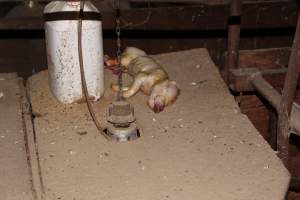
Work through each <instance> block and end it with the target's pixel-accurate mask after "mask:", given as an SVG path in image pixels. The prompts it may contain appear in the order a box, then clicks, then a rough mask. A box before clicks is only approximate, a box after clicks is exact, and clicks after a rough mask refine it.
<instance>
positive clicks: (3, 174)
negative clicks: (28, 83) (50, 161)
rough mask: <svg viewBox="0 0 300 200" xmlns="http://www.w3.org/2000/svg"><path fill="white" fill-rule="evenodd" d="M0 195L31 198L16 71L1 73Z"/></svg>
mask: <svg viewBox="0 0 300 200" xmlns="http://www.w3.org/2000/svg"><path fill="white" fill-rule="evenodd" d="M0 111H1V112H0V166H1V167H0V199H1V200H2V199H3V200H21V199H22V200H32V199H33V196H32V190H31V176H30V171H29V168H28V163H27V156H26V150H25V143H24V130H23V125H22V112H21V105H20V88H19V79H18V77H17V76H16V74H0Z"/></svg>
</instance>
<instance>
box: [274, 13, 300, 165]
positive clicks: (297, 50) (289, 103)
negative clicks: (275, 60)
mask: <svg viewBox="0 0 300 200" xmlns="http://www.w3.org/2000/svg"><path fill="white" fill-rule="evenodd" d="M299 69H300V14H299V17H298V22H297V28H296V33H295V36H294V41H293V46H292V52H291V56H290V60H289V65H288V71H287V75H286V79H285V82H284V87H283V92H282V98H281V102H280V107H279V112H278V126H277V133H278V137H277V149H278V151H279V157H280V158H281V159H282V161H283V163H284V164H286V165H287V163H288V146H289V131H290V123H289V118H290V115H291V111H292V107H293V101H294V97H295V94H296V90H297V82H298V78H299Z"/></svg>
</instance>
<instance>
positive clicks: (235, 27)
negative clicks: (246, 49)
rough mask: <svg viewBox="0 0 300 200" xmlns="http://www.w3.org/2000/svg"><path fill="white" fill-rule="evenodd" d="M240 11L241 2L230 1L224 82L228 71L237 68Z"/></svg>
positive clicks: (236, 0)
mask: <svg viewBox="0 0 300 200" xmlns="http://www.w3.org/2000/svg"><path fill="white" fill-rule="evenodd" d="M241 10H242V3H241V0H232V1H231V3H230V13H229V18H228V50H227V52H228V55H227V61H226V64H225V68H224V79H225V81H226V82H228V81H229V69H232V68H238V65H239V48H240V30H241Z"/></svg>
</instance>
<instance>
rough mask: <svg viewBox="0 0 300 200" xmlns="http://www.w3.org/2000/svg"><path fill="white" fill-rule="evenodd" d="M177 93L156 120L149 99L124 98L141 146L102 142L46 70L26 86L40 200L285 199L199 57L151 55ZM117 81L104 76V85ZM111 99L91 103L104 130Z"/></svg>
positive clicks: (278, 169) (270, 161)
mask: <svg viewBox="0 0 300 200" xmlns="http://www.w3.org/2000/svg"><path fill="white" fill-rule="evenodd" d="M155 58H156V59H157V60H158V62H160V63H161V64H163V65H164V66H165V68H166V70H167V71H168V73H169V75H170V77H171V78H172V79H174V80H176V81H177V82H178V84H179V87H180V89H181V95H180V97H179V98H178V100H177V101H176V103H175V104H174V105H172V106H170V107H169V108H167V109H166V110H165V111H164V112H163V113H161V114H154V113H153V112H152V111H151V110H150V109H149V108H148V107H147V106H146V99H147V97H146V96H144V95H143V94H138V95H136V96H134V97H133V98H131V99H130V101H131V103H132V105H133V106H134V107H135V113H136V117H137V123H138V125H139V127H140V128H141V130H142V132H141V138H140V139H138V140H136V141H132V142H128V143H115V142H111V141H106V140H105V139H104V138H103V136H101V135H100V134H99V132H97V130H96V128H95V127H94V124H93V122H92V120H91V118H90V116H89V114H88V112H87V108H86V105H84V104H73V105H68V106H63V105H61V104H59V103H58V102H57V101H56V100H55V99H54V98H53V96H52V95H51V92H50V91H49V87H48V82H47V71H43V72H41V73H39V74H37V75H34V76H32V77H31V78H30V79H29V81H28V84H27V87H28V89H29V92H30V100H31V103H32V106H33V113H34V115H35V116H36V117H35V119H34V125H35V131H36V139H37V148H38V151H39V156H40V157H39V162H40V165H41V174H42V179H43V183H44V187H45V188H44V190H45V193H44V197H45V199H89V200H92V199H113V200H117V199H131V200H135V199H139V200H146V199H149V200H150V199H151V200H154V199H157V200H158V199H159V200H161V199H173V200H177V199H178V200H179V199H180V200H182V199H189V200H192V199H199V198H201V199H208V200H209V199H212V200H214V199H218V200H219V199H224V200H226V199H230V200H232V199H243V200H246V199H249V200H250V199H251V200H253V199H259V200H261V199H266V200H269V199H272V200H276V199H278V200H282V199H283V198H284V196H285V193H286V190H287V187H288V182H289V173H288V172H287V170H286V169H285V168H284V167H283V165H282V164H281V162H280V160H279V159H278V158H277V156H276V154H275V152H274V151H272V150H271V148H270V147H269V145H268V144H267V143H266V141H265V140H264V139H263V138H262V136H261V135H260V134H259V133H258V132H257V130H256V129H255V128H254V127H253V125H252V124H251V123H250V121H249V120H248V118H247V117H246V116H245V115H243V114H242V113H240V110H239V108H238V106H237V104H236V102H235V101H234V99H233V97H232V96H231V95H230V93H229V92H228V91H227V87H226V85H225V84H224V82H223V81H222V79H221V77H220V75H219V73H218V70H217V68H216V67H215V66H214V64H213V62H212V61H211V59H210V57H209V55H208V53H207V51H206V50H205V49H195V50H190V51H183V52H178V53H171V54H162V55H157V56H155ZM113 81H115V78H114V77H112V75H111V74H110V72H106V87H107V88H108V87H109V85H110V83H111V82H113ZM114 97H115V94H114V93H112V92H111V91H110V90H109V89H107V91H106V93H105V95H104V97H103V98H102V99H101V100H100V101H99V102H97V103H95V104H94V108H95V110H96V111H97V115H98V118H99V119H100V120H101V122H102V123H104V124H106V121H105V115H106V109H107V106H108V105H109V104H110V102H111V101H112V100H113V98H114Z"/></svg>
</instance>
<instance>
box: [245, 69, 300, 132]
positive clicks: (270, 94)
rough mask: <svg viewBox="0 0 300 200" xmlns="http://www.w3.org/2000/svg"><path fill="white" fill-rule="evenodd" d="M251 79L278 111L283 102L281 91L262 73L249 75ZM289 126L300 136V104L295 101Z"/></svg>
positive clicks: (254, 85)
mask: <svg viewBox="0 0 300 200" xmlns="http://www.w3.org/2000/svg"><path fill="white" fill-rule="evenodd" d="M249 81H250V83H251V84H252V85H253V87H254V88H255V89H256V90H257V91H258V92H259V93H260V94H261V95H262V96H263V97H264V98H265V99H266V100H267V101H268V102H269V103H270V104H271V105H272V106H273V107H274V108H275V109H276V111H277V113H278V112H279V110H280V102H281V95H280V94H279V92H277V90H276V89H275V88H274V87H273V86H272V85H271V84H270V83H268V82H267V81H266V80H265V79H264V78H263V76H262V74H261V73H253V74H252V75H251V76H250V77H249ZM289 127H290V128H291V129H293V130H294V131H295V134H297V135H299V136H300V106H299V105H298V104H296V103H293V106H292V110H291V117H290V121H289Z"/></svg>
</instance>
